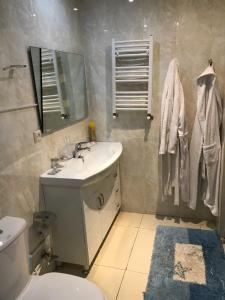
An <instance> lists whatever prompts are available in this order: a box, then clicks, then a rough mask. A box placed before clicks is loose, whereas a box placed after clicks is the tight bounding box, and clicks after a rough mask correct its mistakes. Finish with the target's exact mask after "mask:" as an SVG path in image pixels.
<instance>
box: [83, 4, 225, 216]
mask: <svg viewBox="0 0 225 300" xmlns="http://www.w3.org/2000/svg"><path fill="white" fill-rule="evenodd" d="M81 8H82V9H81V16H82V20H83V28H84V32H85V34H84V41H85V50H86V53H87V62H88V64H87V65H88V85H89V97H90V99H91V107H92V108H91V111H92V116H93V118H94V120H95V121H96V124H97V137H98V139H99V140H105V139H108V140H115V141H121V142H122V143H123V147H124V152H123V155H122V158H121V177H122V178H121V182H122V196H123V202H122V209H123V210H127V211H133V212H141V213H155V212H157V213H161V214H170V215H176V216H185V217H196V218H209V219H210V218H211V215H210V213H209V211H208V209H207V208H205V207H204V206H203V204H202V203H201V201H199V205H198V208H197V210H196V211H195V212H192V211H191V210H189V209H187V208H186V206H185V205H181V206H180V208H176V207H174V206H173V203H172V201H168V202H167V203H162V202H161V201H160V184H159V177H160V171H159V170H160V166H159V159H158V141H159V125H160V124H159V123H160V102H161V94H162V88H163V83H164V78H165V75H166V71H167V68H168V64H169V62H170V60H171V59H172V58H174V57H175V56H176V57H177V58H178V59H179V61H180V68H181V79H182V83H183V87H184V92H185V102H186V109H187V119H188V126H189V131H190V132H191V130H192V126H193V120H194V116H195V112H196V77H197V76H198V75H199V74H200V73H201V72H202V71H203V70H204V69H205V68H206V66H207V64H208V58H209V57H212V59H213V61H214V65H215V70H216V72H217V74H218V78H219V81H220V86H221V92H222V95H224V88H225V84H224V78H225V55H224V53H225V38H224V37H225V18H224V11H225V1H223V0H181V1H180V0H179V1H178V0H167V1H165V0H142V1H140V0H135V1H134V2H132V3H129V2H128V0H124V1H121V0H114V1H111V0H97V1H92V0H83V1H82V7H81ZM144 25H147V27H144ZM150 34H152V35H153V38H154V62H153V102H152V114H153V115H154V120H153V121H152V123H151V124H150V125H149V122H147V121H146V119H145V114H144V113H141V112H132V113H131V112H124V113H122V112H121V113H120V115H119V118H118V119H116V120H112V109H111V107H112V103H111V101H112V100H111V99H112V96H111V39H112V38H115V39H117V40H128V39H143V38H147V37H148V35H150Z"/></svg>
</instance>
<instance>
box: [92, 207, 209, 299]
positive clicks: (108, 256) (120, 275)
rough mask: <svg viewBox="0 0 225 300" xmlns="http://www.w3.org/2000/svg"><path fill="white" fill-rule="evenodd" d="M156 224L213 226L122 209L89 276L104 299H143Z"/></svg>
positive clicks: (207, 227) (197, 226)
mask: <svg viewBox="0 0 225 300" xmlns="http://www.w3.org/2000/svg"><path fill="white" fill-rule="evenodd" d="M159 224H164V225H168V226H181V227H190V228H201V229H209V228H212V227H213V224H208V223H207V222H199V223H196V222H191V221H190V220H179V219H174V218H166V217H165V218H162V217H156V216H154V215H147V214H144V215H142V214H137V213H127V212H121V213H120V214H119V215H118V217H117V220H116V221H115V223H114V225H113V227H112V229H111V231H110V233H109V235H108V237H107V239H106V241H105V243H104V245H103V247H102V249H101V251H100V253H99V255H98V257H97V258H96V260H95V263H94V265H93V267H92V269H91V271H90V273H89V275H88V279H89V280H91V281H93V282H95V283H96V284H97V285H98V286H99V287H100V288H101V290H102V291H103V293H104V294H105V296H106V298H107V300H143V292H144V290H145V286H146V284H147V278H148V273H149V269H150V263H151V254H152V250H153V244H154V237H155V229H156V226H157V225H159Z"/></svg>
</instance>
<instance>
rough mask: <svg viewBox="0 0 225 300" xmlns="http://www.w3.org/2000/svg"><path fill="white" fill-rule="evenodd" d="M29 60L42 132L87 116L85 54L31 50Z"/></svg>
mask: <svg viewBox="0 0 225 300" xmlns="http://www.w3.org/2000/svg"><path fill="white" fill-rule="evenodd" d="M30 58H31V67H32V73H33V80H34V87H35V95H36V98H37V102H38V106H39V117H40V122H41V128H42V131H43V133H50V132H53V131H55V130H57V129H60V128H63V127H66V126H68V125H71V124H73V123H75V122H77V121H79V120H81V119H83V118H84V117H86V116H87V98H86V78H85V65H84V57H83V55H80V54H75V53H67V52H62V51H56V50H50V49H44V48H37V47H30Z"/></svg>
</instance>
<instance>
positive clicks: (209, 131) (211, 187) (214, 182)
mask: <svg viewBox="0 0 225 300" xmlns="http://www.w3.org/2000/svg"><path fill="white" fill-rule="evenodd" d="M197 88H198V99H197V113H196V117H195V122H194V128H193V132H192V138H191V145H190V201H189V207H190V208H192V209H195V208H196V204H197V199H198V195H199V196H200V195H201V196H202V198H203V201H204V203H205V205H206V206H208V207H209V208H210V210H211V212H212V214H213V215H215V216H217V215H218V204H219V203H218V202H219V183H220V165H221V136H220V133H221V132H220V129H221V125H222V103H221V102H222V101H221V97H220V94H219V90H218V87H217V79H216V75H215V73H214V70H213V67H212V66H209V67H208V68H206V70H205V71H204V72H203V73H202V74H201V75H200V76H199V77H198V80H197ZM200 183H201V184H200Z"/></svg>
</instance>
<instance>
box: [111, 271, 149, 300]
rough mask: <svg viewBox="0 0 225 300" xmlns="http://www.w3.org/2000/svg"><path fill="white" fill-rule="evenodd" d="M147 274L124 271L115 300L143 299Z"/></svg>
mask: <svg viewBox="0 0 225 300" xmlns="http://www.w3.org/2000/svg"><path fill="white" fill-rule="evenodd" d="M147 279H148V275H146V274H141V273H136V272H130V271H126V272H125V275H124V278H123V281H122V285H121V288H120V291H119V295H118V297H117V300H143V292H144V291H145V288H146V285H147Z"/></svg>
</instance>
